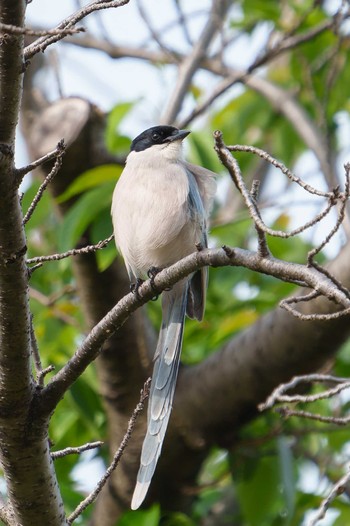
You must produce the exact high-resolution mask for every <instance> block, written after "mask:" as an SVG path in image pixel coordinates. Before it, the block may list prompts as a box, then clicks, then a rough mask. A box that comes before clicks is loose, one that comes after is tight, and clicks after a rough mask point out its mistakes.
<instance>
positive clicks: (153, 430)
mask: <svg viewBox="0 0 350 526" xmlns="http://www.w3.org/2000/svg"><path fill="white" fill-rule="evenodd" d="M187 294H188V282H187V281H185V280H183V281H181V282H180V283H177V284H176V285H175V286H174V287H173V289H172V290H170V291H167V292H164V293H163V297H162V312H163V320H162V327H161V330H160V334H159V339H158V345H157V349H156V353H155V358H154V368H153V375H152V383H151V389H150V396H149V401H148V414H147V418H148V425H147V433H146V437H145V439H144V442H143V445H142V453H141V462H140V469H139V472H138V475H137V483H136V487H135V490H134V494H133V498H132V503H131V508H132V509H133V510H135V509H137V508H138V507H139V506H140V505H141V503H142V501H143V500H144V498H145V496H146V493H147V490H148V487H149V485H150V482H151V480H152V476H153V473H154V471H155V468H156V465H157V462H158V459H159V456H160V452H161V449H162V445H163V440H164V437H165V433H166V429H167V426H168V422H169V417H170V413H171V408H172V403H173V398H174V392H175V386H176V379H177V374H178V370H179V363H180V355H181V347H182V338H183V329H184V322H185V314H186V304H187Z"/></svg>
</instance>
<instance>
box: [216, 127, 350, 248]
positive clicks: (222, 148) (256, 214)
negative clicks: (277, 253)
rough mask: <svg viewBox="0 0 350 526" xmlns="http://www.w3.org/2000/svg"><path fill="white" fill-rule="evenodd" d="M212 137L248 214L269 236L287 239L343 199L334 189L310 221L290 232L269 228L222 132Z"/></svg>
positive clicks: (325, 214) (322, 216) (315, 220)
mask: <svg viewBox="0 0 350 526" xmlns="http://www.w3.org/2000/svg"><path fill="white" fill-rule="evenodd" d="M214 139H215V150H216V152H217V154H218V156H219V158H220V160H221V162H222V163H223V164H224V166H225V167H226V168H227V170H228V172H229V174H230V176H231V178H232V180H233V182H234V184H235V186H236V187H237V189H238V190H239V192H240V193H241V195H242V197H243V199H244V201H245V204H246V207H247V209H248V211H249V214H250V216H251V218H252V219H253V221H254V223H255V225H256V226H257V227H258V228H259V229H260V230H262V231H263V232H265V233H266V234H269V235H270V236H274V237H280V238H283V239H288V238H290V237H293V236H296V235H298V234H300V233H301V232H304V231H305V230H307V229H308V228H310V227H312V226H314V225H315V224H316V223H318V222H319V221H321V219H323V218H324V217H326V216H327V214H328V213H329V212H330V210H331V209H332V208H333V207H334V206H335V204H336V202H337V200H338V199H343V196H342V194H340V193H339V192H338V191H334V192H332V193H331V196H332V197H331V198H330V199H329V202H328V205H327V206H326V208H325V209H324V210H323V211H322V212H320V213H319V214H318V215H316V216H315V217H314V218H313V219H311V220H310V221H307V222H306V223H304V224H303V225H301V226H300V227H298V228H295V229H294V230H292V231H290V232H283V231H282V230H273V229H272V228H269V227H268V226H266V225H265V223H264V221H263V220H262V219H261V216H260V211H259V209H258V206H257V204H256V203H255V202H254V200H253V199H252V198H251V195H250V193H249V192H248V190H247V188H246V186H245V183H244V180H243V177H242V174H241V170H240V167H239V164H238V162H237V160H236V159H235V158H234V157H233V156H232V155H231V153H230V150H229V149H228V147H227V146H226V145H225V143H224V142H223V139H222V133H221V132H220V131H216V132H214Z"/></svg>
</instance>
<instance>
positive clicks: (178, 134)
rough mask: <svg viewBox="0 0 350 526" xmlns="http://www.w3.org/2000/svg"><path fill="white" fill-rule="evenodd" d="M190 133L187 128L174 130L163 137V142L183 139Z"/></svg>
mask: <svg viewBox="0 0 350 526" xmlns="http://www.w3.org/2000/svg"><path fill="white" fill-rule="evenodd" d="M190 133H191V132H190V131H189V130H176V131H174V132H173V133H172V134H171V135H170V137H167V138H166V139H164V141H163V142H174V141H183V140H184V138H185V137H187V135H189V134H190Z"/></svg>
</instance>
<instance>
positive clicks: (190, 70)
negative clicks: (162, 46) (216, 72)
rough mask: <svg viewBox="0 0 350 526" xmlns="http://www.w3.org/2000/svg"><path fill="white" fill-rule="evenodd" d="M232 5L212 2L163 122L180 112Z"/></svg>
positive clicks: (181, 69) (170, 119) (167, 121)
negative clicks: (191, 84) (194, 77)
mask: <svg viewBox="0 0 350 526" xmlns="http://www.w3.org/2000/svg"><path fill="white" fill-rule="evenodd" d="M229 7H230V2H227V1H226V0H216V1H213V3H212V8H211V11H210V13H209V18H208V21H207V23H206V25H205V27H204V29H203V31H202V34H201V35H200V37H199V38H198V40H197V42H196V44H195V45H194V47H193V50H192V53H190V54H189V55H188V56H187V57H186V58H185V59H184V60H183V62H182V63H181V65H180V67H179V71H178V79H177V83H176V86H175V89H174V92H173V94H172V96H171V99H170V101H169V104H168V107H167V108H166V110H165V112H164V114H163V116H162V118H161V119H160V120H161V122H163V123H165V124H170V123H172V122H174V120H175V118H176V116H177V114H178V113H179V111H180V109H181V106H182V103H183V100H184V98H185V96H186V94H187V90H188V87H189V85H190V83H191V81H192V78H193V75H194V74H195V72H196V71H197V70H198V68H199V67H200V64H201V62H202V60H203V58H204V56H205V54H206V52H207V50H208V47H209V45H210V43H211V41H212V39H213V38H214V36H215V35H216V33H217V32H218V31H219V29H220V27H221V25H222V23H223V19H224V16H225V14H226V12H227V11H228V9H229Z"/></svg>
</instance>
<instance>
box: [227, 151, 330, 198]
mask: <svg viewBox="0 0 350 526" xmlns="http://www.w3.org/2000/svg"><path fill="white" fill-rule="evenodd" d="M227 149H228V150H230V152H248V153H253V154H255V155H258V156H259V157H260V158H261V159H264V160H265V161H266V162H268V163H270V164H272V165H273V166H275V167H276V168H278V169H279V170H281V172H282V173H283V175H286V176H287V177H288V179H290V180H291V181H292V182H293V183H297V184H298V185H299V186H301V188H303V189H304V190H306V191H307V192H309V193H310V194H313V195H318V196H319V197H326V198H328V199H332V198H333V197H334V192H322V191H321V190H318V189H317V188H314V187H313V186H311V185H309V184H308V183H305V182H304V181H303V180H302V179H300V177H298V176H296V175H295V174H293V172H292V171H291V170H289V168H287V167H286V166H285V165H284V164H283V163H282V162H281V161H278V160H277V159H275V158H274V157H272V155H270V154H269V153H267V152H265V151H264V150H262V149H261V148H257V147H255V146H248V145H245V144H235V145H233V146H227Z"/></svg>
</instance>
